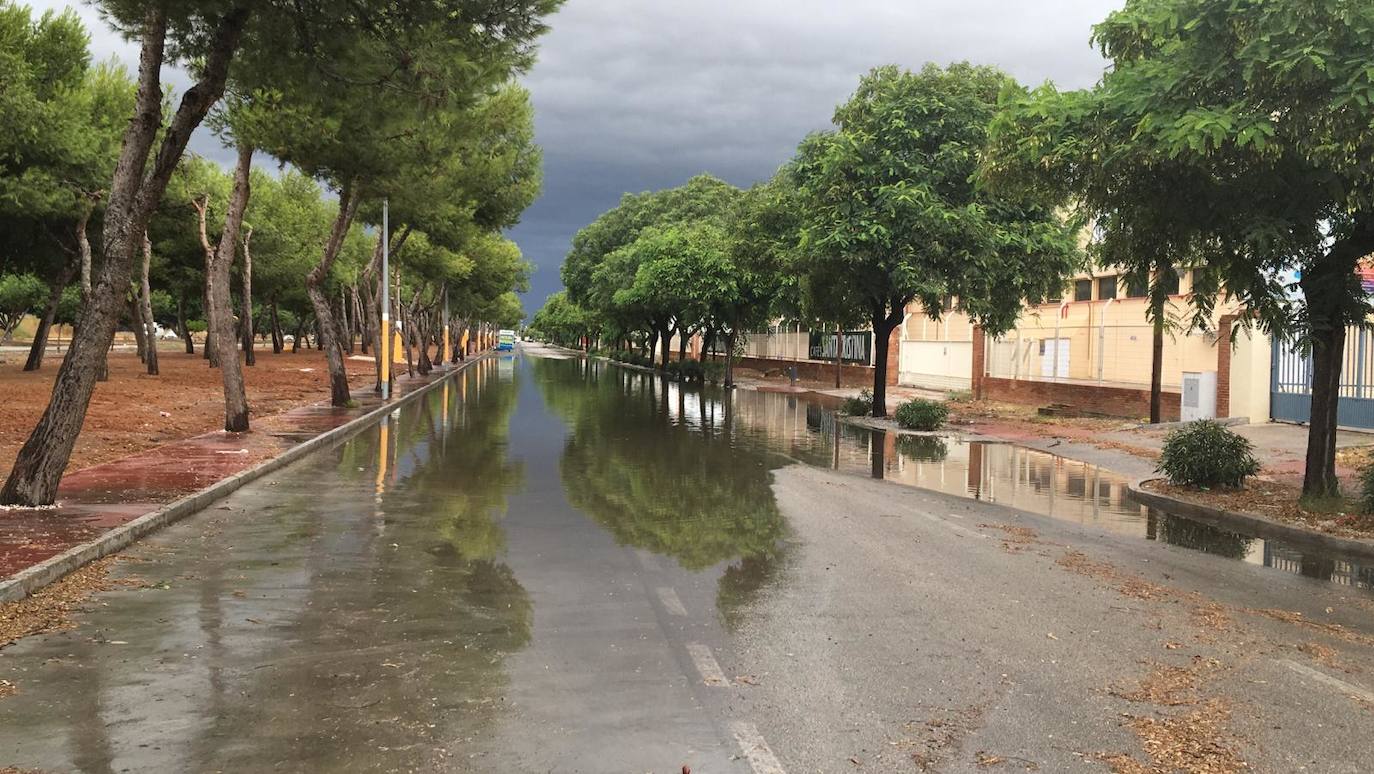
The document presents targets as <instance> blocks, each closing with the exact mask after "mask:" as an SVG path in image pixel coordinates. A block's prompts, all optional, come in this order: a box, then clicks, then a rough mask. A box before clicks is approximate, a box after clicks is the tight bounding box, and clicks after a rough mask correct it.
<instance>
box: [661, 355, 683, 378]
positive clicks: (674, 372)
mask: <svg viewBox="0 0 1374 774" xmlns="http://www.w3.org/2000/svg"><path fill="white" fill-rule="evenodd" d="M663 373H664V374H666V375H667V377H668V378H669V379H673V380H678V379H681V378H682V363H681V362H679V361H677V360H669V361H668V362H667V363H664V364H663Z"/></svg>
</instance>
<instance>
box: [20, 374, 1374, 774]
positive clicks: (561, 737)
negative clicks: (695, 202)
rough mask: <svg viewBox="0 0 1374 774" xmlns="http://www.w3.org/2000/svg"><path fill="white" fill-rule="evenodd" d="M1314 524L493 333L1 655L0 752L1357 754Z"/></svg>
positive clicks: (1358, 718)
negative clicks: (686, 384)
mask: <svg viewBox="0 0 1374 774" xmlns="http://www.w3.org/2000/svg"><path fill="white" fill-rule="evenodd" d="M799 463H802V464H799ZM832 469H833V470H832ZM835 471H838V472H835ZM854 474H860V476H875V475H876V476H879V477H883V478H887V479H889V481H886V482H878V481H872V480H868V479H866V478H862V477H859V476H856V475H854ZM898 484H915V485H918V486H920V487H922V488H920V489H916V488H912V487H911V486H902V485H898ZM987 500H994V501H996V502H998V503H1001V504H1005V505H1009V506H1013V507H1015V508H1018V509H1021V510H1012V509H1008V508H1004V507H1001V506H996V505H989V504H988V503H987ZM1037 514H1038V515H1037ZM1195 548H1200V549H1203V550H1194V549H1195ZM1285 551H1286V549H1284V548H1283V547H1281V546H1268V545H1266V544H1264V543H1263V541H1255V540H1254V539H1250V538H1246V537H1245V536H1237V535H1227V534H1218V533H1216V531H1215V530H1210V528H1205V527H1203V526H1202V525H1194V524H1192V523H1190V522H1184V521H1181V520H1178V519H1174V518H1173V517H1170V516H1168V515H1165V514H1151V513H1149V512H1146V511H1143V510H1142V509H1140V508H1139V507H1138V506H1133V505H1132V504H1131V503H1129V502H1128V501H1126V500H1125V499H1124V481H1123V480H1121V479H1120V477H1116V476H1113V475H1112V474H1111V473H1109V472H1107V471H1102V470H1098V469H1096V468H1093V467H1092V466H1087V465H1083V464H1082V463H1073V462H1070V461H1067V460H1060V459H1058V458H1054V457H1052V456H1050V455H1044V454H1039V453H1035V452H1029V451H1026V450H1017V449H1016V448H1015V447H1005V446H1004V447H999V446H995V445H981V444H962V443H956V442H952V441H943V442H936V441H932V440H926V439H919V440H910V439H895V438H889V437H886V436H883V435H881V434H878V435H874V434H872V433H870V432H869V431H867V430H861V429H859V428H852V427H848V426H846V425H844V424H842V423H835V422H834V418H833V415H831V414H830V413H829V412H828V411H826V410H825V409H824V408H823V407H821V406H819V405H812V404H808V403H807V402H806V401H804V400H800V399H798V398H796V397H794V396H785V395H776V394H765V393H747V392H741V393H738V394H736V395H735V396H733V397H732V398H731V399H729V400H726V399H724V396H722V395H721V394H719V393H714V392H710V391H707V392H706V393H704V394H701V393H696V392H692V391H680V390H678V389H677V387H676V385H665V384H663V383H661V382H659V381H658V380H657V379H656V378H654V377H650V376H648V375H644V374H639V373H637V372H632V371H627V370H623V369H618V368H614V367H611V366H606V365H604V364H597V363H587V362H585V361H580V360H571V359H557V358H552V357H532V356H528V355H518V356H515V357H505V358H501V359H492V360H489V361H486V362H482V363H478V364H476V365H475V366H474V367H472V368H470V369H469V370H468V371H467V372H465V373H463V374H459V375H457V376H456V377H454V378H453V379H452V380H451V381H450V382H449V383H448V384H447V385H446V386H445V387H444V388H442V389H436V390H435V391H434V392H433V393H432V394H431V395H429V396H426V397H425V398H423V399H421V400H420V401H418V402H416V403H415V404H413V405H412V406H408V407H405V408H403V409H401V410H399V411H398V412H396V413H395V414H394V415H393V416H392V418H391V419H390V420H388V421H387V422H386V423H385V424H384V425H382V426H379V427H377V428H375V429H373V430H370V431H367V432H365V433H363V434H361V435H359V436H358V437H356V438H355V439H354V440H352V441H350V442H349V443H347V444H345V445H344V446H342V447H339V448H338V449H335V450H332V451H329V452H324V453H321V454H318V455H315V456H313V457H312V458H310V459H309V460H306V461H304V462H302V463H299V464H297V465H294V466H292V467H290V468H288V469H285V470H283V471H280V472H279V473H278V474H276V475H274V476H271V477H269V478H268V479H266V480H263V481H261V482H258V483H256V484H252V485H249V486H247V487H245V488H244V489H242V490H240V491H239V492H237V493H235V494H234V495H232V496H231V497H230V498H228V499H227V500H225V501H224V502H222V503H220V504H218V505H216V506H212V508H211V509H209V510H207V511H206V512H205V513H203V514H201V515H200V516H197V517H194V518H191V519H188V520H187V521H185V522H182V523H181V524H178V525H176V526H174V527H172V528H169V529H168V530H166V531H164V532H162V533H160V534H159V535H157V536H155V537H153V538H152V539H150V540H148V541H145V542H144V543H143V544H141V545H140V546H139V547H137V548H135V549H132V550H131V551H129V552H127V554H126V559H125V560H124V561H121V562H119V563H118V569H117V571H116V572H117V574H118V575H120V576H123V577H125V578H128V579H131V580H132V579H136V581H137V582H136V583H134V584H132V585H130V586H128V587H124V588H120V589H117V590H115V591H110V592H105V593H102V594H100V595H99V596H97V597H96V599H95V601H94V604H93V605H92V606H91V607H90V609H89V610H88V611H86V612H85V613H82V614H81V615H79V616H78V620H77V623H78V626H77V627H76V628H75V629H73V630H71V631H66V632H58V633H54V634H49V635H45V636H39V637H31V638H28V639H26V640H23V641H21V642H19V643H17V644H15V645H13V646H11V647H9V648H6V649H4V650H3V651H0V678H4V679H7V680H9V681H11V682H13V683H15V685H16V686H17V688H18V694H17V695H15V696H12V697H10V698H7V699H0V768H3V767H4V766H6V765H13V766H17V767H21V768H25V769H39V770H50V771H68V770H79V771H93V772H105V771H216V770H224V771H265V770H281V771H474V772H478V771H480V772H506V771H510V772H525V771H531V772H533V771H538V772H545V771H558V772H678V771H680V770H681V767H682V766H683V765H690V766H691V767H692V770H693V771H694V772H697V774H701V773H702V772H754V774H776V773H777V772H783V771H791V772H809V771H818V770H819V771H846V770H860V771H921V770H942V771H943V770H950V771H958V770H983V769H984V768H986V767H987V766H992V765H999V766H1005V767H1011V768H1008V769H1007V770H1023V769H1024V768H1025V767H1026V766H1027V765H1028V764H1034V765H1035V766H1038V767H1039V768H1040V770H1044V771H1061V770H1084V771H1104V770H1108V766H1109V765H1112V764H1111V763H1110V761H1111V760H1112V756H1117V755H1128V756H1131V757H1132V758H1134V759H1136V760H1138V761H1139V762H1141V763H1151V762H1152V761H1151V758H1150V757H1149V755H1148V754H1147V753H1146V749H1154V750H1155V751H1156V752H1158V751H1159V750H1165V751H1166V752H1167V751H1169V750H1176V751H1182V752H1177V754H1178V755H1185V754H1187V755H1198V756H1205V755H1212V756H1213V757H1215V756H1217V755H1220V754H1221V753H1218V752H1217V750H1221V751H1222V752H1227V751H1229V752H1230V753H1233V754H1234V756H1235V759H1236V760H1242V759H1243V760H1245V761H1247V762H1248V763H1250V765H1251V766H1252V767H1254V768H1257V769H1258V770H1284V771H1286V770H1296V769H1297V768H1298V767H1300V766H1301V767H1305V768H1306V770H1308V771H1359V770H1361V769H1362V767H1363V763H1362V761H1364V760H1365V759H1366V758H1365V757H1364V756H1361V755H1358V754H1353V753H1361V752H1362V753H1366V754H1367V753H1368V752H1370V750H1369V746H1370V742H1369V734H1368V730H1369V729H1370V728H1371V727H1374V693H1370V687H1371V686H1374V679H1371V677H1370V675H1372V674H1374V659H1371V657H1370V646H1371V645H1372V644H1374V626H1371V624H1370V618H1371V615H1374V601H1371V599H1372V598H1371V596H1370V595H1369V592H1368V590H1367V588H1368V584H1369V581H1370V577H1369V573H1368V572H1367V571H1366V570H1365V569H1364V568H1362V567H1359V566H1358V565H1357V564H1353V563H1350V562H1348V561H1345V560H1342V559H1340V558H1336V557H1302V556H1301V555H1298V556H1297V557H1296V558H1292V557H1293V554H1291V553H1284V552H1285ZM1286 557H1287V558H1288V560H1287V563H1285V558H1286ZM1304 575H1306V576H1319V577H1317V578H1314V577H1303V576H1304ZM1178 718H1185V719H1188V722H1187V723H1184V724H1180V723H1178V722H1175V721H1176V719H1178ZM1146 721H1149V722H1146ZM1179 725H1186V726H1187V727H1188V728H1189V729H1192V731H1190V732H1189V733H1187V734H1185V733H1182V732H1180V731H1179V728H1178V726H1179ZM1198 729H1201V730H1200V731H1199V730H1198ZM1190 734H1191V735H1190ZM1151 738H1153V739H1155V742H1154V743H1150V742H1149V741H1148V740H1149V739H1151ZM1171 745H1172V746H1171ZM1209 751H1210V752H1209ZM1190 760H1192V759H1190ZM1196 760H1203V759H1202V758H1197V759H1196ZM1208 760H1209V761H1211V762H1214V763H1215V762H1216V761H1215V760H1211V759H1208ZM989 761H992V762H991V763H989ZM1117 762H1118V763H1120V761H1119V759H1118V761H1117ZM1223 762H1224V761H1223ZM1121 765H1124V764H1121ZM1214 770H1218V771H1224V770H1227V769H1226V768H1225V767H1224V766H1218V767H1217V768H1215V769H1214Z"/></svg>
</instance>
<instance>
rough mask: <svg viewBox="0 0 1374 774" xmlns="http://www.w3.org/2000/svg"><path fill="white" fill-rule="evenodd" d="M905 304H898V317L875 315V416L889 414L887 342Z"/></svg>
mask: <svg viewBox="0 0 1374 774" xmlns="http://www.w3.org/2000/svg"><path fill="white" fill-rule="evenodd" d="M904 306H905V305H903V306H897V307H896V309H897V317H896V319H893V315H891V314H889V315H887V316H886V317H875V318H874V319H873V320H872V323H873V416H875V417H885V416H887V342H888V339H890V338H892V331H894V330H896V329H897V324H898V323H899V322H901V319H902V318H901V314H902V309H903V307H904Z"/></svg>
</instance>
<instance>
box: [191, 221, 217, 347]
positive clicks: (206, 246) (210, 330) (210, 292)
mask: <svg viewBox="0 0 1374 774" xmlns="http://www.w3.org/2000/svg"><path fill="white" fill-rule="evenodd" d="M191 206H192V207H195V208H196V220H197V223H198V224H199V226H200V230H199V236H200V249H201V252H203V253H204V254H205V287H204V288H203V293H202V295H201V305H202V307H203V308H204V309H205V346H204V347H203V348H202V354H203V355H204V357H205V359H206V360H207V361H209V363H210V367H211V368H215V367H218V366H219V345H218V342H216V341H215V330H216V326H215V302H214V300H213V296H214V292H215V288H214V283H215V272H214V268H213V266H214V263H215V248H214V247H213V246H212V245H211V244H210V232H209V230H208V229H207V228H206V221H207V220H208V218H209V209H210V195H209V194H201V195H200V196H197V197H196V198H194V199H192V200H191ZM221 237H223V235H221Z"/></svg>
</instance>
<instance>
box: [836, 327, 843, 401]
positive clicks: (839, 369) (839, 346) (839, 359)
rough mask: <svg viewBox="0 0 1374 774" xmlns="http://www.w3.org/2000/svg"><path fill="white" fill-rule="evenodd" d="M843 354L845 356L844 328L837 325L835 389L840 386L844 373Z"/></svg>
mask: <svg viewBox="0 0 1374 774" xmlns="http://www.w3.org/2000/svg"><path fill="white" fill-rule="evenodd" d="M843 356H844V328H843V327H841V326H839V325H836V326H835V389H837V390H838V389H839V388H840V378H841V376H842V375H843Z"/></svg>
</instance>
